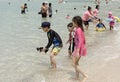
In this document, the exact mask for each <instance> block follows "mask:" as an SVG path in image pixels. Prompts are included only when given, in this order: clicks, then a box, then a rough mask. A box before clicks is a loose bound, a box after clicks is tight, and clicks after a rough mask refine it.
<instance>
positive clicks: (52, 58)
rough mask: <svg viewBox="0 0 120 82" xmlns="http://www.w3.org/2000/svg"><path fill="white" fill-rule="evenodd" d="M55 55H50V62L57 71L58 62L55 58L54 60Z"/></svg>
mask: <svg viewBox="0 0 120 82" xmlns="http://www.w3.org/2000/svg"><path fill="white" fill-rule="evenodd" d="M54 56H55V55H54V53H53V52H52V53H51V55H50V60H51V62H52V65H53V69H56V61H55V58H54Z"/></svg>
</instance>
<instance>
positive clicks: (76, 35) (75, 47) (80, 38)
mask: <svg viewBox="0 0 120 82" xmlns="http://www.w3.org/2000/svg"><path fill="white" fill-rule="evenodd" d="M60 1H63V0H60ZM95 1H99V0H95ZM107 1H108V0H106V2H107ZM99 8H100V6H99V5H96V7H95V9H94V10H93V11H92V8H91V7H90V6H88V9H87V11H86V12H85V13H84V14H83V16H82V17H80V16H74V17H73V18H72V22H70V23H69V24H68V25H67V29H68V31H69V39H68V41H67V42H66V44H68V43H69V48H68V54H69V56H70V57H72V66H73V67H74V69H75V72H76V78H75V79H76V80H79V76H80V74H82V76H83V79H82V81H81V82H85V81H86V79H87V78H88V76H87V75H86V74H85V73H84V72H82V71H81V69H80V68H79V60H80V58H81V57H82V56H86V52H87V51H86V40H85V35H84V28H83V24H84V25H85V29H86V30H88V28H89V22H98V23H97V25H96V31H99V29H102V30H105V29H106V27H105V25H104V24H103V22H102V19H100V18H99V17H98V13H99ZM26 9H28V7H27V4H26V3H25V4H24V5H23V6H21V14H25V10H26ZM38 14H41V15H42V17H43V18H46V17H47V16H49V17H52V4H51V3H49V4H48V2H43V3H42V7H41V10H40V12H39V13H38ZM108 18H111V19H113V21H110V22H109V25H110V30H112V29H113V27H114V17H113V15H112V12H109V13H108ZM41 28H42V30H43V31H44V32H47V37H48V43H47V45H46V46H45V47H43V48H42V49H41V50H40V52H45V53H46V51H48V50H49V48H50V47H51V45H52V44H53V48H52V50H51V53H50V65H51V68H52V69H56V68H57V63H56V60H55V56H57V55H58V53H59V52H60V50H61V49H62V47H63V42H62V38H61V37H60V35H59V34H58V33H57V32H56V31H54V30H53V29H51V23H50V22H42V23H41Z"/></svg>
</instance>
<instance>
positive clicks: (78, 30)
mask: <svg viewBox="0 0 120 82" xmlns="http://www.w3.org/2000/svg"><path fill="white" fill-rule="evenodd" d="M72 22H73V26H74V28H75V36H74V40H75V47H74V51H73V53H72V64H73V67H74V68H75V72H76V78H75V79H76V80H79V76H80V74H81V75H82V76H83V79H82V81H80V82H85V81H86V80H87V78H88V76H87V75H86V74H85V73H84V72H82V71H81V69H80V68H79V60H80V58H81V57H82V56H86V41H85V35H84V28H83V21H82V18H81V17H80V16H75V17H73V19H72Z"/></svg>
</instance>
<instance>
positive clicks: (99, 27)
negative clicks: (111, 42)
mask: <svg viewBox="0 0 120 82" xmlns="http://www.w3.org/2000/svg"><path fill="white" fill-rule="evenodd" d="M105 29H106V27H105V25H104V24H103V22H102V19H99V23H98V24H97V25H96V31H104V30H105Z"/></svg>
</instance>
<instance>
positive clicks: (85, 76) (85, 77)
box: [79, 69, 88, 82]
mask: <svg viewBox="0 0 120 82" xmlns="http://www.w3.org/2000/svg"><path fill="white" fill-rule="evenodd" d="M79 71H80V73H81V74H82V76H83V79H82V80H81V81H80V82H85V81H86V80H87V78H88V76H87V75H86V74H85V73H84V72H82V71H81V70H80V69H79Z"/></svg>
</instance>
